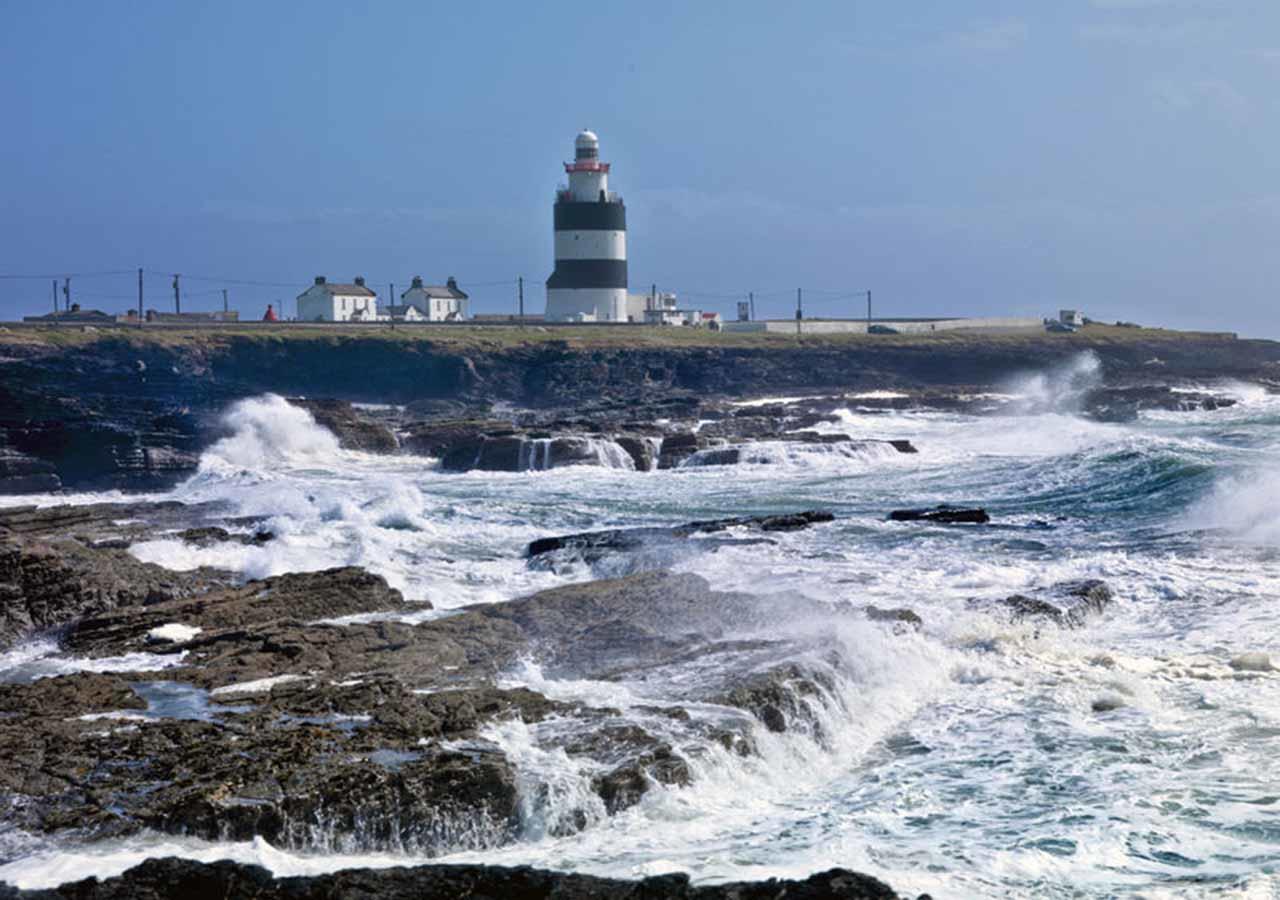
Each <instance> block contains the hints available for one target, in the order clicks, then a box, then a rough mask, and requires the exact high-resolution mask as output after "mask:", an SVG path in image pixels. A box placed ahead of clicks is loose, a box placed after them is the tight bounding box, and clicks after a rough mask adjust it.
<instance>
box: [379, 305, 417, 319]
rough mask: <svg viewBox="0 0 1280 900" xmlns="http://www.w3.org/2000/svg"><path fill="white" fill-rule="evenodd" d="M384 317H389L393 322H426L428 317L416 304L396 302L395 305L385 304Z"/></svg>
mask: <svg viewBox="0 0 1280 900" xmlns="http://www.w3.org/2000/svg"><path fill="white" fill-rule="evenodd" d="M381 317H382V318H384V319H389V320H390V321H392V322H425V321H427V317H426V316H424V315H423V314H422V313H420V312H418V308H417V307H416V306H410V305H408V304H395V305H393V306H384V307H383V308H382V316H381Z"/></svg>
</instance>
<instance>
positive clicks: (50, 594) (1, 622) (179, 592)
mask: <svg viewBox="0 0 1280 900" xmlns="http://www.w3.org/2000/svg"><path fill="white" fill-rule="evenodd" d="M210 581H211V579H210V578H209V577H207V576H205V575H202V574H201V573H198V572H197V573H183V572H171V571H169V570H167V569H162V568H160V567H159V566H155V565H151V564H150V563H143V562H139V561H138V560H137V559H135V558H134V557H133V556H131V555H129V553H128V552H126V551H125V550H122V549H118V548H91V547H87V546H85V545H83V544H81V543H80V542H79V541H77V540H74V539H70V538H63V539H58V540H54V541H50V542H42V541H40V540H37V539H33V538H26V537H21V536H18V537H10V538H7V539H3V538H0V645H3V644H4V643H8V642H11V641H13V640H15V639H17V638H19V637H21V636H23V635H24V634H27V633H29V632H32V631H37V630H41V629H47V628H52V627H55V626H60V625H64V624H66V623H68V622H70V621H72V620H74V619H77V618H79V617H82V616H85V615H94V614H99V613H104V612H106V611H108V610H113V609H116V608H117V607H138V606H142V605H144V604H148V603H162V602H165V601H169V600H173V599H176V598H180V597H188V596H191V595H193V594H195V593H197V592H199V591H201V590H203V589H204V588H206V587H207V586H208V584H209V583H210Z"/></svg>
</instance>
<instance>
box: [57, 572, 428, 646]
mask: <svg viewBox="0 0 1280 900" xmlns="http://www.w3.org/2000/svg"><path fill="white" fill-rule="evenodd" d="M403 605H404V598H403V597H402V596H401V594H400V592H399V591H397V590H395V589H394V588H391V587H388V586H387V583H386V580H385V579H383V578H382V577H381V576H379V575H373V574H371V573H369V572H366V571H365V570H364V569H361V568H357V567H354V566H349V567H346V568H339V569H328V570H325V571H321V572H303V573H291V574H288V575H277V576H275V577H272V578H267V579H264V580H262V581H250V582H249V583H248V584H246V585H244V586H243V587H238V588H228V589H225V590H221V591H213V592H207V593H203V594H200V595H197V596H194V597H183V598H177V599H167V598H154V599H151V600H150V601H149V602H145V603H143V604H140V605H131V606H129V607H128V608H126V609H113V610H111V611H109V612H104V613H102V614H99V615H90V616H86V617H84V618H82V619H80V620H79V621H77V622H76V623H75V624H74V625H72V626H71V627H70V629H69V630H68V633H67V635H66V638H65V641H66V644H67V646H68V647H71V648H73V649H75V650H77V651H95V650H96V651H100V652H111V653H121V652H128V651H129V650H134V649H140V648H141V646H142V644H143V643H144V642H145V638H146V635H147V632H149V631H150V630H151V629H153V628H156V627H159V626H161V625H164V624H167V623H170V622H176V623H179V624H181V625H189V626H194V627H198V628H201V629H204V630H205V631H206V632H209V633H208V634H202V635H200V637H199V638H197V639H195V641H194V642H188V643H187V644H186V645H184V646H185V647H186V648H187V649H192V648H194V647H196V646H205V645H209V644H219V643H225V642H226V641H227V640H228V637H227V635H224V634H222V633H221V632H223V631H228V630H231V631H235V630H242V629H263V628H264V627H265V626H267V625H269V624H273V623H279V622H280V621H282V620H289V621H296V622H306V621H311V620H315V619H325V618H336V617H340V616H349V615H354V614H357V613H368V612H378V611H382V610H394V609H398V608H400V607H402V606H403ZM419 608H423V609H430V604H426V603H424V604H422V605H421V607H419ZM263 633H264V634H266V633H267V632H265V631H264V632H263Z"/></svg>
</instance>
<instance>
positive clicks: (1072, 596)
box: [997, 579, 1115, 628]
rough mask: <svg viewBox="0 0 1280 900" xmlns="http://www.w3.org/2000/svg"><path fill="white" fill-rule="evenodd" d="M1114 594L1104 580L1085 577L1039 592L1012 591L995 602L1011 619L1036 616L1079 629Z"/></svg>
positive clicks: (1024, 618)
mask: <svg viewBox="0 0 1280 900" xmlns="http://www.w3.org/2000/svg"><path fill="white" fill-rule="evenodd" d="M1114 598H1115V595H1114V594H1113V593H1112V591H1111V588H1110V587H1109V586H1108V585H1107V583H1106V582H1105V581H1100V580H1098V579H1085V580H1080V581H1065V582H1062V583H1060V584H1055V585H1053V586H1052V587H1050V588H1048V589H1046V590H1045V591H1044V592H1043V593H1042V594H1039V595H1036V596H1028V595H1026V594H1014V595H1013V596H1011V597H1005V598H1003V599H1002V600H999V601H997V603H998V605H999V606H1001V607H1003V608H1004V609H1005V610H1007V611H1008V612H1009V613H1010V614H1011V615H1012V617H1013V620H1014V621H1015V622H1020V621H1023V620H1027V619H1033V620H1035V619H1038V620H1042V621H1046V622H1050V623H1052V624H1054V625H1058V626H1059V627H1063V628H1080V627H1081V626H1083V625H1084V624H1085V623H1086V621H1087V620H1088V619H1090V618H1092V617H1094V616H1098V615H1101V614H1102V613H1103V612H1104V611H1105V610H1106V608H1107V607H1108V606H1110V605H1111V602H1112V600H1114Z"/></svg>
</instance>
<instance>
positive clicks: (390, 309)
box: [382, 304, 421, 316]
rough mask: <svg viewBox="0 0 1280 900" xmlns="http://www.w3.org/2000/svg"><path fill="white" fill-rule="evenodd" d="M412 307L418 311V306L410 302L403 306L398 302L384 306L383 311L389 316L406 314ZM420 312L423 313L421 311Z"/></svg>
mask: <svg viewBox="0 0 1280 900" xmlns="http://www.w3.org/2000/svg"><path fill="white" fill-rule="evenodd" d="M411 309H412V310H414V311H415V312H416V311H417V309H418V308H417V307H416V306H412V305H409V304H405V305H403V306H401V305H398V304H397V305H392V306H384V307H382V311H383V312H384V313H386V314H387V315H389V316H406V315H408V314H409V310H411ZM418 314H419V315H421V313H418Z"/></svg>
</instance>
